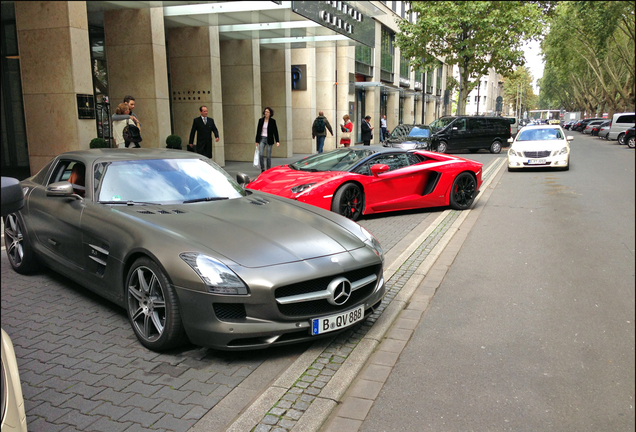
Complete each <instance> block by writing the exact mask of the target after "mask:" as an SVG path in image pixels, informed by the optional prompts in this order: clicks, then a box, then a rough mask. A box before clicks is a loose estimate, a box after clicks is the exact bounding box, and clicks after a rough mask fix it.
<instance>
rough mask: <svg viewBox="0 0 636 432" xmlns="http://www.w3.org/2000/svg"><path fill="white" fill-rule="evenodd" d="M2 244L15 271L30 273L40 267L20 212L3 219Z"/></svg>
mask: <svg viewBox="0 0 636 432" xmlns="http://www.w3.org/2000/svg"><path fill="white" fill-rule="evenodd" d="M4 246H5V249H6V252H7V257H8V258H9V263H10V264H11V267H12V268H13V270H15V271H16V272H17V273H20V274H24V275H26V274H31V273H34V272H36V271H37V270H39V269H40V268H41V267H42V265H41V264H40V262H39V261H38V257H37V256H36V255H35V252H33V248H32V247H31V242H30V241H29V237H28V234H27V232H26V228H25V225H24V220H23V219H22V215H21V214H20V213H11V214H9V215H8V216H7V217H5V219H4Z"/></svg>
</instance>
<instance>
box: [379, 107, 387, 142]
mask: <svg viewBox="0 0 636 432" xmlns="http://www.w3.org/2000/svg"><path fill="white" fill-rule="evenodd" d="M387 138H389V130H388V129H387V127H386V114H384V115H383V116H382V118H381V119H380V141H386V140H387Z"/></svg>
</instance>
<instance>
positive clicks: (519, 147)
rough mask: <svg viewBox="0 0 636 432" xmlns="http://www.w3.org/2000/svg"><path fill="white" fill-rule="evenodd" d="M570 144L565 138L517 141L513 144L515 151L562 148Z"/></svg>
mask: <svg viewBox="0 0 636 432" xmlns="http://www.w3.org/2000/svg"><path fill="white" fill-rule="evenodd" d="M567 145H568V143H567V141H565V140H542V141H516V142H515V143H514V144H512V147H511V148H512V149H513V150H514V151H521V152H525V151H537V150H549V151H555V150H561V149H562V148H563V147H566V146H567Z"/></svg>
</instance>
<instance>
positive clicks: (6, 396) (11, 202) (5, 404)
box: [0, 177, 27, 432]
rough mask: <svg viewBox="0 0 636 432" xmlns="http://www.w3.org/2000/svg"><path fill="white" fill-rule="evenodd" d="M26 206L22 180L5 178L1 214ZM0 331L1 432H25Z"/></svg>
mask: <svg viewBox="0 0 636 432" xmlns="http://www.w3.org/2000/svg"><path fill="white" fill-rule="evenodd" d="M23 205H24V194H23V192H22V186H21V185H20V182H19V181H18V180H16V179H14V178H9V177H2V216H3V217H4V216H6V215H8V214H9V213H11V212H15V211H18V210H20V209H21V208H22V206H23ZM0 333H1V336H2V342H1V343H2V363H1V364H0V366H1V369H0V373H1V377H0V379H1V380H2V381H1V386H0V397H1V398H2V399H1V406H2V417H1V423H0V424H1V428H2V432H9V431H11V432H26V431H27V421H26V413H25V409H24V397H23V395H22V385H21V384H20V372H19V370H18V362H17V359H16V355H15V350H14V348H13V342H12V341H11V338H10V337H9V335H8V334H7V332H5V331H4V329H1V330H0Z"/></svg>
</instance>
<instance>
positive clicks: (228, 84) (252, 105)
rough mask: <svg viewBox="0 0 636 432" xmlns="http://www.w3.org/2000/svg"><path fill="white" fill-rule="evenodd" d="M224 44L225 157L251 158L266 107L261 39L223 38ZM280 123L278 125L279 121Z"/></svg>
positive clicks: (222, 73)
mask: <svg viewBox="0 0 636 432" xmlns="http://www.w3.org/2000/svg"><path fill="white" fill-rule="evenodd" d="M220 47H221V51H220V52H221V89H222V91H223V118H224V134H225V159H227V160H231V161H251V160H253V158H254V147H255V146H254V144H255V142H254V138H255V136H256V126H257V125H258V119H260V118H261V117H262V116H263V108H264V107H263V106H262V104H261V59H260V47H259V41H258V39H250V40H231V41H223V42H220ZM290 85H291V84H290ZM274 118H276V113H274ZM276 123H277V125H278V121H277V122H276ZM279 134H280V131H279Z"/></svg>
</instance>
